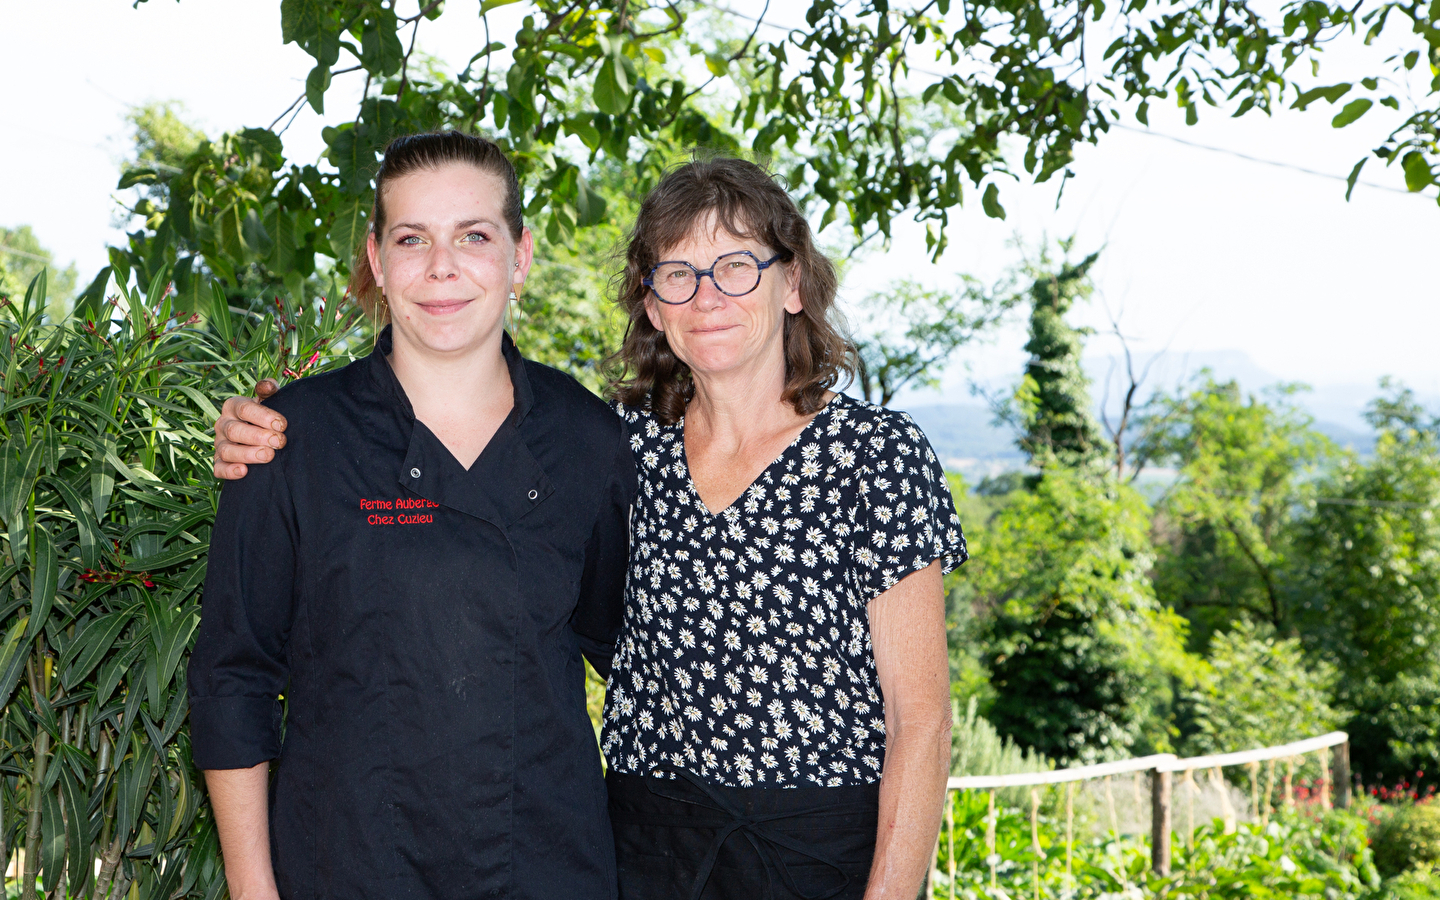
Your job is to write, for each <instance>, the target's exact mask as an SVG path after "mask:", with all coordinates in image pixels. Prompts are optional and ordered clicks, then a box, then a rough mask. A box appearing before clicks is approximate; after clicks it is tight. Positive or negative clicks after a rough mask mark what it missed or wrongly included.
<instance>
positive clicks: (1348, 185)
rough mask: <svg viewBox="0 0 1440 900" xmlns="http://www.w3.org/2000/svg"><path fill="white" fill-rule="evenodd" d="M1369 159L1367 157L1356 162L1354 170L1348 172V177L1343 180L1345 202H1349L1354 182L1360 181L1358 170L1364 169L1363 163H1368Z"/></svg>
mask: <svg viewBox="0 0 1440 900" xmlns="http://www.w3.org/2000/svg"><path fill="white" fill-rule="evenodd" d="M1369 159H1370V158H1369V157H1368V156H1367V157H1366V158H1365V159H1362V160H1360V161H1359V162H1357V163H1356V164H1355V168H1353V169H1351V170H1350V176H1349V177H1348V178H1346V179H1345V200H1346V201H1347V202H1348V201H1349V200H1350V194H1351V193H1352V192H1354V190H1355V182H1356V181H1358V180H1359V179H1360V170H1361V169H1363V168H1365V163H1366V162H1368V161H1369Z"/></svg>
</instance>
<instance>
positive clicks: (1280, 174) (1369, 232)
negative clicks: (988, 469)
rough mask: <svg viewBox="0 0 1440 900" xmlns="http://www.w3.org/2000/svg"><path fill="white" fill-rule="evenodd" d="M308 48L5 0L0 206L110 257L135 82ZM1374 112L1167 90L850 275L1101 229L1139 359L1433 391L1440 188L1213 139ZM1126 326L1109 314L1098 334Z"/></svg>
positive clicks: (154, 15)
mask: <svg viewBox="0 0 1440 900" xmlns="http://www.w3.org/2000/svg"><path fill="white" fill-rule="evenodd" d="M477 5H478V4H476V3H473V2H452V3H450V4H448V6H447V9H446V12H445V15H444V16H443V17H442V18H441V19H440V20H439V21H438V22H435V23H429V24H427V25H426V26H425V27H424V29H423V30H422V31H421V32H420V37H419V42H418V43H419V47H420V48H421V49H422V50H424V51H426V52H429V53H432V54H434V55H435V56H437V57H439V58H440V59H441V60H443V61H445V62H447V63H449V64H450V65H451V67H454V68H459V67H462V66H463V65H464V63H465V61H466V60H467V59H468V58H469V56H470V55H471V53H473V52H474V50H475V49H478V47H479V46H481V45H483V40H484V32H483V31H482V30H481V28H480V25H479V22H478V19H477V18H476V16H475V7H476V6H477ZM735 8H736V9H737V10H738V11H741V12H744V11H745V10H746V9H748V7H747V5H746V4H745V3H743V2H739V3H736V4H735ZM522 9H523V4H516V5H515V6H511V7H505V8H502V9H501V10H499V11H497V13H492V18H491V24H492V28H493V29H494V32H495V35H496V37H497V38H500V39H505V38H508V35H510V34H512V33H513V31H514V28H515V22H516V20H517V17H518V15H519V14H520V11H521V10H522ZM803 9H804V5H803V4H800V3H797V2H795V0H790V2H776V3H773V4H772V7H771V18H772V19H773V20H775V21H778V22H780V23H782V24H798V23H800V22H801V21H802V13H803ZM1384 50H1385V48H1373V49H1371V50H1363V49H1362V50H1359V51H1346V52H1345V53H1341V54H1332V56H1334V59H1333V60H1331V61H1327V63H1326V66H1327V70H1326V74H1327V75H1329V74H1333V75H1334V76H1335V77H1336V78H1337V79H1338V78H1339V77H1341V76H1344V75H1347V74H1348V73H1350V72H1366V71H1369V70H1373V69H1375V67H1376V62H1377V60H1378V59H1379V58H1380V57H1381V56H1383V53H1384ZM310 64H311V60H310V59H309V57H307V56H306V55H305V54H304V53H303V52H302V51H301V50H299V49H298V48H297V47H295V46H294V45H288V46H287V45H282V44H281V38H280V22H279V4H278V3H276V2H272V0H264V2H262V0H183V2H173V0H149V2H145V3H141V4H140V5H139V7H138V8H134V9H132V8H131V4H130V3H129V2H125V0H66V2H63V3H31V2H23V0H0V78H3V80H4V83H6V84H8V85H11V86H12V87H11V89H10V90H8V91H6V92H5V93H4V94H3V95H0V122H4V123H5V126H4V130H5V135H6V137H5V140H3V141H0V173H4V174H3V175H0V225H4V226H11V227H13V226H17V225H21V224H28V225H31V226H33V227H34V228H35V231H36V233H37V236H38V237H39V239H40V240H41V242H42V243H43V244H45V245H46V246H47V247H49V248H50V249H51V250H53V251H54V252H55V254H56V256H57V259H58V261H59V262H60V263H61V264H62V265H63V264H64V263H66V262H68V261H70V260H74V261H75V262H76V263H77V264H78V266H79V268H80V273H81V274H80V278H81V283H82V284H83V283H85V282H88V280H89V278H90V277H91V276H92V275H93V273H94V272H95V271H96V270H98V269H99V268H100V267H101V266H103V265H104V264H105V250H104V247H105V245H106V244H107V243H114V242H117V241H118V240H119V239H120V238H121V234H120V232H118V231H117V230H115V228H114V219H115V209H116V205H115V201H114V196H115V194H116V191H115V182H116V179H117V177H118V164H119V161H120V159H121V158H122V156H123V155H124V153H125V152H126V149H127V146H128V145H127V142H128V140H129V134H128V131H127V128H126V125H125V122H124V114H125V111H126V110H127V109H128V108H129V107H130V106H131V105H134V104H139V103H143V102H146V101H150V100H179V101H180V102H182V103H183V104H184V105H185V108H186V110H187V114H188V116H189V117H190V118H191V119H192V120H193V121H195V122H196V123H197V124H199V125H201V126H203V127H204V128H205V129H206V130H208V131H209V132H210V133H212V134H215V133H219V132H220V131H223V130H230V129H236V128H240V127H245V126H252V125H260V126H265V125H268V124H269V123H270V122H271V121H272V120H274V119H275V118H276V116H277V115H278V114H279V113H280V112H281V111H282V110H284V109H285V108H286V107H287V106H289V104H290V103H291V101H292V100H294V99H295V98H296V96H297V95H299V94H300V93H301V91H302V89H303V81H304V77H305V74H306V73H307V72H308V70H309V67H310ZM344 77H346V78H350V79H353V78H354V76H344ZM337 84H339V85H340V87H339V88H336V89H332V93H331V96H330V97H329V98H327V99H329V100H330V102H329V104H328V108H330V109H331V110H332V114H331V118H332V119H334V120H337V121H338V120H343V118H344V116H345V115H346V113H347V112H349V111H351V110H353V103H352V102H347V100H346V99H345V91H347V90H348V91H349V92H351V94H352V95H355V94H358V89H359V82H358V81H356V82H354V83H353V84H349V85H348V87H347V86H346V85H347V83H346V82H339V81H337ZM1207 112H1209V111H1207ZM1383 112H1387V111H1384V110H1380V109H1379V108H1378V107H1377V108H1376V110H1375V111H1372V113H1371V114H1370V115H1369V116H1367V117H1365V118H1363V119H1361V120H1360V122H1358V123H1356V124H1355V125H1352V126H1351V127H1350V128H1347V129H1343V130H1338V129H1334V128H1332V127H1331V125H1330V118H1331V116H1332V115H1333V110H1331V109H1330V108H1329V107H1325V106H1324V105H1323V104H1320V105H1318V106H1316V107H1312V110H1311V111H1310V112H1309V113H1305V114H1301V113H1296V112H1285V113H1282V114H1279V115H1277V116H1275V117H1274V118H1269V119H1267V118H1265V117H1263V116H1258V115H1252V116H1250V117H1247V118H1245V119H1241V120H1232V119H1228V118H1225V117H1224V116H1223V115H1220V114H1215V113H1213V112H1211V113H1210V114H1209V115H1204V116H1202V119H1201V122H1200V124H1199V125H1197V126H1193V127H1186V126H1185V125H1184V124H1183V120H1182V118H1181V117H1180V114H1179V112H1178V110H1175V109H1174V108H1157V109H1154V110H1152V113H1151V117H1150V121H1151V128H1150V129H1149V131H1148V132H1147V131H1145V130H1130V129H1126V130H1119V129H1117V130H1114V131H1112V132H1111V133H1110V134H1109V135H1106V136H1105V137H1104V138H1102V140H1101V142H1100V143H1099V145H1098V146H1093V147H1092V146H1085V147H1082V148H1081V149H1080V151H1079V152H1078V153H1077V157H1076V160H1075V163H1074V165H1073V166H1072V167H1071V168H1072V170H1073V171H1074V172H1075V177H1074V178H1071V179H1070V180H1069V182H1068V183H1067V184H1066V186H1065V188H1064V195H1063V198H1062V199H1061V202H1060V203H1059V205H1058V207H1057V203H1056V200H1057V196H1056V194H1057V187H1058V179H1057V180H1056V181H1055V182H1052V183H1050V184H1045V185H1030V184H1025V183H1023V182H1022V183H1015V184H1005V185H1003V186H1002V197H1001V199H1002V202H1003V203H1004V204H1005V207H1006V209H1007V212H1008V216H1007V218H1006V220H1005V221H1003V222H1002V221H997V220H993V219H988V218H986V217H985V216H984V214H983V213H982V212H981V211H980V205H979V202H978V197H979V194H978V192H972V194H971V196H972V197H973V199H972V201H971V202H970V203H968V204H967V205H966V206H965V207H964V209H963V210H962V211H960V212H959V213H958V215H954V216H953V218H952V231H951V236H950V249H949V250H948V251H947V253H946V255H945V257H944V258H943V259H942V260H941V261H940V262H939V263H938V264H932V263H931V262H930V261H929V259H928V257H927V255H926V253H925V250H924V237H923V232H922V231H921V230H920V229H919V227H918V226H915V225H913V223H904V224H902V225H900V226H898V227H897V228H896V229H895V234H894V239H893V241H892V242H891V245H890V246H889V247H888V248H884V249H883V250H877V251H876V252H874V253H872V254H871V255H870V256H869V257H868V258H866V259H865V260H864V261H863V262H862V264H861V265H857V266H854V267H853V268H852V270H851V273H850V275H849V277H848V278H847V282H846V284H845V286H844V289H843V291H844V294H843V296H844V297H845V298H847V299H849V300H854V299H856V298H859V297H861V296H863V295H864V294H865V293H866V292H868V291H872V290H877V289H883V288H884V287H885V286H886V284H887V283H888V279H891V278H894V277H897V276H899V275H908V276H909V277H912V278H915V279H917V280H920V281H922V282H924V283H927V284H930V285H932V286H935V287H946V286H950V285H953V284H955V283H956V275H957V274H958V273H970V274H973V275H975V276H977V277H980V278H982V279H987V280H988V279H991V278H994V277H995V276H997V275H998V274H999V273H1000V272H1002V271H1003V270H1004V269H1005V267H1006V266H1008V265H1012V264H1013V263H1014V262H1015V261H1016V260H1017V258H1018V251H1017V249H1016V248H1015V247H1014V242H1015V241H1017V240H1019V241H1021V242H1024V243H1025V244H1026V245H1028V246H1030V247H1031V248H1034V247H1036V246H1038V245H1039V243H1040V242H1041V241H1042V240H1045V239H1052V240H1053V239H1056V238H1061V237H1066V236H1072V235H1073V236H1074V237H1075V249H1076V251H1077V252H1081V253H1084V252H1090V251H1092V250H1101V251H1102V252H1101V256H1100V261H1099V263H1098V266H1097V268H1096V270H1095V280H1096V286H1097V293H1096V297H1095V298H1094V299H1093V300H1092V302H1091V303H1090V304H1089V305H1088V306H1087V307H1085V308H1083V309H1080V310H1077V312H1076V315H1075V319H1076V321H1077V322H1079V323H1081V324H1086V325H1089V326H1092V327H1094V328H1095V329H1096V330H1097V331H1098V332H1108V331H1110V330H1111V329H1112V327H1113V326H1112V319H1114V320H1115V321H1118V323H1119V327H1120V329H1121V331H1122V332H1123V333H1124V334H1125V335H1126V336H1127V339H1128V340H1129V342H1130V345H1131V348H1132V350H1133V351H1134V352H1135V353H1136V354H1137V356H1138V358H1140V359H1141V360H1142V361H1143V360H1144V359H1146V358H1148V356H1149V355H1150V354H1155V353H1159V352H1162V351H1166V352H1168V353H1169V354H1170V355H1171V356H1172V357H1175V356H1178V358H1180V359H1189V358H1194V359H1204V358H1207V355H1209V356H1213V355H1214V354H1215V353H1217V352H1221V351H1224V352H1231V353H1235V352H1238V353H1239V354H1243V356H1244V357H1246V358H1248V360H1250V361H1251V362H1252V363H1253V364H1254V368H1256V369H1258V370H1262V371H1263V372H1265V373H1270V374H1273V376H1274V377H1275V378H1278V379H1283V380H1287V381H1301V382H1307V383H1310V384H1312V385H1316V386H1317V387H1320V388H1324V387H1325V386H1343V387H1345V388H1346V389H1347V390H1350V391H1351V392H1352V393H1354V392H1355V390H1356V389H1357V386H1372V387H1373V386H1374V385H1375V384H1376V383H1377V382H1378V380H1379V379H1380V378H1381V377H1382V376H1386V375H1390V376H1395V377H1398V378H1400V379H1402V380H1403V381H1405V382H1406V383H1408V384H1410V385H1411V386H1412V387H1415V388H1416V389H1418V390H1420V391H1421V392H1423V393H1426V394H1435V395H1440V353H1437V351H1436V349H1435V343H1436V339H1437V335H1440V282H1437V272H1440V206H1437V205H1436V202H1435V199H1434V196H1433V195H1434V192H1435V190H1434V188H1431V189H1430V191H1429V194H1430V196H1418V195H1411V194H1406V193H1403V192H1396V190H1395V189H1396V188H1402V189H1403V181H1402V179H1401V176H1400V173H1399V172H1398V171H1396V170H1393V169H1392V170H1388V171H1387V170H1386V169H1385V168H1384V167H1383V166H1381V165H1380V164H1379V161H1378V160H1373V159H1372V160H1371V162H1370V164H1369V165H1368V166H1367V167H1366V171H1365V173H1364V176H1363V178H1364V180H1366V181H1370V182H1374V183H1375V184H1378V185H1380V186H1381V187H1382V188H1390V190H1384V189H1381V188H1374V187H1367V186H1363V185H1362V186H1358V187H1357V188H1356V190H1355V192H1354V195H1353V197H1352V199H1351V201H1350V202H1348V203H1347V202H1346V201H1345V197H1344V193H1345V185H1344V184H1343V183H1342V182H1340V181H1336V180H1333V179H1327V178H1322V177H1317V176H1314V175H1309V174H1305V173H1302V172H1299V171H1296V170H1295V169H1293V168H1282V167H1278V166H1273V165H1266V164H1263V163H1257V162H1253V161H1247V160H1243V159H1240V158H1238V157H1236V156H1234V155H1231V154H1230V153H1227V152H1221V151H1233V152H1235V153H1241V154H1245V155H1248V156H1252V157H1258V158H1261V159H1265V160H1271V161H1275V162H1281V163H1285V164H1287V165H1289V166H1299V167H1302V168H1307V169H1312V170H1315V171H1318V172H1322V173H1327V174H1330V175H1333V176H1339V177H1343V176H1345V175H1346V174H1348V173H1349V171H1350V168H1351V166H1353V165H1354V163H1355V162H1356V161H1357V160H1359V159H1360V158H1361V157H1362V156H1363V155H1364V154H1365V153H1366V152H1367V151H1368V150H1369V148H1371V147H1373V146H1375V145H1377V144H1378V143H1379V140H1380V139H1381V138H1383V136H1384V135H1385V134H1386V133H1387V132H1388V130H1389V127H1390V126H1391V125H1392V124H1393V120H1386V119H1384V118H1383V117H1382V116H1381V115H1380V113H1383ZM321 119H322V117H320V116H318V115H317V114H315V113H314V112H313V111H311V110H310V109H309V108H308V107H303V108H302V110H301V112H300V114H299V115H298V117H297V118H296V119H295V121H294V123H293V124H292V125H291V126H290V128H289V130H288V131H287V132H286V133H285V136H284V137H285V143H286V150H287V153H288V154H289V155H290V156H291V158H293V159H297V160H303V161H310V160H314V159H315V158H316V157H318V155H319V154H320V153H321V151H322V150H323V144H322V142H321V140H320V137H319V130H320V125H321V124H322V121H321ZM1130 124H1131V125H1132V126H1133V125H1134V123H1130ZM1174 138H1179V139H1181V140H1184V141H1189V142H1192V143H1193V144H1202V145H1206V146H1208V147H1211V148H1216V149H1201V148H1199V147H1195V146H1190V145H1187V144H1182V143H1179V142H1178V141H1176V140H1173V139H1174ZM1023 343H1024V327H1023V322H1021V321H1019V320H1017V321H1015V322H1012V323H1009V324H1008V325H1006V326H1005V327H1003V328H1002V329H1000V330H999V331H998V332H996V333H995V334H994V335H992V336H991V338H990V339H989V340H988V341H987V342H986V343H984V344H983V345H979V346H975V347H970V348H967V349H966V350H964V351H962V353H961V354H959V356H958V357H957V359H956V360H955V362H954V364H953V365H952V366H951V367H950V369H949V370H948V371H947V373H946V376H945V378H944V381H943V385H942V388H941V389H940V390H939V391H926V392H923V393H918V394H911V395H907V396H906V397H903V398H902V400H903V401H904V402H910V403H921V402H925V403H934V402H972V401H971V400H970V396H969V393H968V391H967V384H969V383H970V382H972V381H974V382H980V383H987V384H992V385H993V384H996V383H999V382H1001V381H1003V380H1005V379H1008V378H1011V377H1013V375H1014V373H1016V372H1018V371H1019V369H1020V366H1021V365H1023V362H1024V358H1025V354H1024V351H1023V349H1022V347H1023ZM1118 347H1119V345H1118V343H1117V342H1116V341H1115V340H1114V339H1113V338H1107V337H1105V336H1103V334H1102V335H1097V336H1096V337H1095V338H1093V339H1092V341H1091V345H1090V353H1091V355H1092V356H1105V355H1109V354H1113V353H1115V352H1117V351H1118ZM1252 386H1254V387H1259V385H1252ZM1356 396H1357V397H1358V396H1359V395H1358V394H1357V395H1356ZM1356 402H1357V404H1358V403H1359V402H1360V401H1359V400H1357V401H1356Z"/></svg>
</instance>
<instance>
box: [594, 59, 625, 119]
mask: <svg viewBox="0 0 1440 900" xmlns="http://www.w3.org/2000/svg"><path fill="white" fill-rule="evenodd" d="M621 59H622V57H620V56H619V55H618V54H617V55H612V56H610V57H609V58H607V59H606V60H605V62H604V63H602V64H601V66H600V72H599V74H597V75H596V76H595V105H596V107H598V108H599V109H600V111H601V112H604V113H609V114H610V115H612V116H620V115H624V114H625V113H626V112H627V111H628V110H629V109H630V80H629V76H628V75H627V74H626V72H625V66H624V64H623V63H622V62H621Z"/></svg>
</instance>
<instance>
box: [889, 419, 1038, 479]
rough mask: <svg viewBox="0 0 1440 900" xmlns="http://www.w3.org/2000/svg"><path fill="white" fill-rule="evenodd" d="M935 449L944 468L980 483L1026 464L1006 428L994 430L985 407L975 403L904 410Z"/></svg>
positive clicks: (1013, 436)
mask: <svg viewBox="0 0 1440 900" xmlns="http://www.w3.org/2000/svg"><path fill="white" fill-rule="evenodd" d="M905 411H906V412H908V413H909V414H910V415H911V417H912V418H914V419H915V424H917V425H919V426H920V430H921V431H923V432H925V436H926V437H928V438H929V439H930V445H931V446H932V447H934V448H935V455H937V456H939V457H940V461H941V462H942V463H944V465H945V468H947V469H952V470H954V471H959V472H963V473H965V475H966V476H967V477H974V478H975V479H977V480H978V479H979V478H981V477H984V476H986V475H995V474H999V473H1000V472H1003V471H1007V470H1010V469H1018V468H1020V467H1021V466H1022V465H1024V464H1025V456H1024V454H1022V453H1021V452H1020V450H1019V448H1017V447H1016V446H1015V435H1014V434H1013V433H1012V432H1011V431H1010V429H1008V428H997V427H996V426H995V425H994V423H993V421H992V420H993V419H994V416H993V414H992V413H991V412H990V410H989V408H988V407H985V406H981V405H980V404H978V403H940V404H930V405H926V406H912V407H909V408H907V409H906V410H905Z"/></svg>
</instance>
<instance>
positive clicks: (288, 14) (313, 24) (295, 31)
mask: <svg viewBox="0 0 1440 900" xmlns="http://www.w3.org/2000/svg"><path fill="white" fill-rule="evenodd" d="M326 6H327V4H326V2H325V0H280V37H281V39H282V40H283V41H284V42H285V43H287V44H290V43H297V42H298V43H309V42H313V41H316V40H318V39H319V36H320V32H321V30H322V27H323V23H324V20H325V18H326V12H327V11H326V8H325V7H326ZM272 9H273V7H272ZM272 21H273V20H272Z"/></svg>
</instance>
